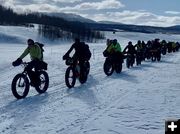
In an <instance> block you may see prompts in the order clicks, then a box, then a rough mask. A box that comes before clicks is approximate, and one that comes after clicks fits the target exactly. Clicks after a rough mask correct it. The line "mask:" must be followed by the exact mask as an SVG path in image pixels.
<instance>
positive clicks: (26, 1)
mask: <svg viewBox="0 0 180 134" xmlns="http://www.w3.org/2000/svg"><path fill="white" fill-rule="evenodd" d="M0 3H1V4H2V5H4V6H7V7H11V8H13V9H14V11H16V12H18V13H22V12H30V11H32V12H34V11H36V12H37V11H38V12H64V13H74V14H78V15H81V16H83V17H86V18H89V19H92V20H95V21H113V22H120V23H124V24H135V25H150V26H162V27H166V26H173V25H180V7H179V6H180V0H0Z"/></svg>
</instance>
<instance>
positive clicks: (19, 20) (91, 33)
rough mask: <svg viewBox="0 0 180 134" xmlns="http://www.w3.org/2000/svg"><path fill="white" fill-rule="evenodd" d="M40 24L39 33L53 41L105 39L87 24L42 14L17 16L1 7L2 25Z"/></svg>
mask: <svg viewBox="0 0 180 134" xmlns="http://www.w3.org/2000/svg"><path fill="white" fill-rule="evenodd" d="M32 23H33V24H39V25H40V26H39V33H40V35H43V36H44V37H46V38H50V39H51V40H54V39H57V38H61V37H64V36H66V35H67V36H68V37H67V38H72V37H74V36H76V37H77V36H78V37H81V38H84V39H85V40H88V41H91V40H93V39H91V38H95V39H102V38H104V34H102V33H101V32H99V31H95V30H92V29H91V28H89V27H88V26H87V25H86V24H85V23H82V22H78V21H74V22H72V21H67V20H64V19H63V18H59V17H54V16H47V15H44V14H41V13H24V14H17V13H15V12H14V11H13V10H12V9H10V8H5V7H3V6H2V5H0V24H1V25H15V26H16V25H28V24H32Z"/></svg>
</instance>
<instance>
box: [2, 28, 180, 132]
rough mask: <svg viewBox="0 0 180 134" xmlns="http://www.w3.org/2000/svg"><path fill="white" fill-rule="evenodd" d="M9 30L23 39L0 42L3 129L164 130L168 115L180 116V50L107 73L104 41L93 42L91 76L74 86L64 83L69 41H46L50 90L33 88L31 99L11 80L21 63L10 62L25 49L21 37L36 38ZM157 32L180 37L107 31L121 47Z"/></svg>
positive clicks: (51, 130)
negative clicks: (158, 59) (15, 93)
mask: <svg viewBox="0 0 180 134" xmlns="http://www.w3.org/2000/svg"><path fill="white" fill-rule="evenodd" d="M0 28H1V29H2V27H0ZM10 30H12V28H11V27H9V29H8V28H7V29H6V30H5V31H6V32H7V31H8V32H7V33H6V35H7V36H8V37H12V36H13V37H18V38H20V41H22V43H20V42H19V43H16V44H9V43H6V40H5V38H3V39H4V40H5V41H4V42H2V41H0V42H1V43H0V59H1V60H0V133H3V134H32V133H38V134H49V133H51V134H116V133H117V134H118V133H120V134H125V133H128V134H134V133H138V134H154V133H156V134H162V133H164V131H165V130H164V121H165V120H166V119H168V118H180V114H179V113H180V104H179V102H180V98H179V95H180V90H179V89H180V83H179V77H180V70H179V66H180V53H179V52H178V53H171V54H167V55H166V56H163V57H162V61H161V62H159V63H156V62H155V63H152V62H151V61H146V62H143V63H142V66H138V67H137V66H135V67H133V68H132V69H127V68H126V67H125V65H124V64H123V70H122V73H121V74H118V75H117V74H113V75H112V76H110V77H107V76H106V75H105V74H104V72H103V63H104V57H103V55H102V52H103V50H104V49H105V42H102V43H97V44H95V43H94V44H89V45H90V49H91V51H92V52H93V56H92V58H91V60H90V63H91V71H90V75H89V78H88V81H87V83H85V84H84V85H80V84H79V83H77V84H76V85H75V88H73V89H68V88H67V87H66V85H65V82H64V74H65V70H66V68H67V66H66V65H65V64H64V61H62V56H63V54H64V53H65V52H66V51H67V50H68V49H69V47H70V45H71V44H70V43H68V44H64V45H63V44H62V45H58V44H57V45H53V46H51V45H46V46H45V53H44V54H45V61H46V62H48V64H49V66H48V73H49V76H50V86H49V89H48V90H47V93H45V94H41V95H38V94H37V93H36V91H35V90H34V89H33V88H32V89H31V90H30V93H29V95H28V96H27V98H25V99H23V100H16V99H15V98H14V96H13V95H12V93H11V81H12V79H13V77H14V76H15V75H16V74H17V73H19V72H21V71H22V70H23V68H22V67H21V66H19V67H16V68H14V67H12V66H11V62H12V61H13V60H15V59H16V58H17V57H18V56H19V55H20V54H21V53H22V52H23V50H24V49H25V47H26V45H25V44H23V42H25V41H24V40H25V39H26V38H27V37H29V36H31V37H32V38H33V37H34V39H37V38H36V36H35V34H31V35H28V33H30V32H25V31H24V30H22V32H20V31H21V30H19V31H16V30H14V31H13V32H10ZM1 32H2V30H1ZM16 32H17V33H16ZM24 33H27V34H24ZM32 33H33V32H32ZM3 34H4V32H3ZM157 37H158V38H160V39H166V40H172V41H179V40H180V36H179V35H162V34H141V33H128V32H120V33H116V34H113V33H107V38H111V39H113V38H117V39H118V41H119V42H120V44H121V45H122V47H123V48H124V47H125V45H126V44H127V42H128V41H129V40H131V41H133V43H135V42H136V41H137V40H145V41H146V40H149V39H154V38H157ZM1 40H2V39H1ZM42 41H43V40H42ZM28 60H29V57H27V58H25V61H28Z"/></svg>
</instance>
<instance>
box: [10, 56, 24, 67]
mask: <svg viewBox="0 0 180 134" xmlns="http://www.w3.org/2000/svg"><path fill="white" fill-rule="evenodd" d="M21 63H22V59H20V58H18V59H17V60H15V61H14V62H12V65H13V66H14V67H15V66H19V65H20V64H21Z"/></svg>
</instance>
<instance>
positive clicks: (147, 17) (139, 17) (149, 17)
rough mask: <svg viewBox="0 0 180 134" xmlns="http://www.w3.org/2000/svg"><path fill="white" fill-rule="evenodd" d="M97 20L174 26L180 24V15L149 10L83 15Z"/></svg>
mask: <svg viewBox="0 0 180 134" xmlns="http://www.w3.org/2000/svg"><path fill="white" fill-rule="evenodd" d="M82 16H84V17H87V18H91V19H94V20H96V21H107V20H108V21H114V22H120V23H124V24H135V25H150V26H162V27H166V26H172V25H177V24H180V16H162V15H156V14H153V13H150V12H147V11H129V10H125V11H122V12H106V13H103V14H102V13H100V14H95V15H89V14H85V15H82Z"/></svg>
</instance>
